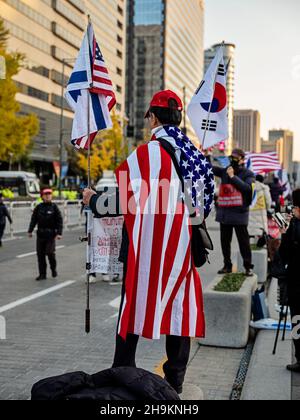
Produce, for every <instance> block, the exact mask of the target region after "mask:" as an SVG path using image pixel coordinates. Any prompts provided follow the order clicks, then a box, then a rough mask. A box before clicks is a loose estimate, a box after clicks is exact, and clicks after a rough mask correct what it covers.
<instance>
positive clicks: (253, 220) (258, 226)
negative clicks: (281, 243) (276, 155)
mask: <svg viewBox="0 0 300 420" xmlns="http://www.w3.org/2000/svg"><path fill="white" fill-rule="evenodd" d="M271 208H272V198H271V193H270V187H269V186H268V185H266V184H265V179H264V177H263V176H262V175H257V176H256V182H255V199H254V202H253V204H252V206H251V209H250V219H249V228H248V231H249V235H250V236H255V237H257V236H262V235H263V233H264V232H265V233H266V234H268V211H270V210H271Z"/></svg>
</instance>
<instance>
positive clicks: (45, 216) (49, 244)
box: [28, 189, 63, 281]
mask: <svg viewBox="0 0 300 420" xmlns="http://www.w3.org/2000/svg"><path fill="white" fill-rule="evenodd" d="M41 196H42V199H43V203H41V204H39V205H38V206H37V207H36V208H35V209H34V212H33V214H32V218H31V222H30V226H29V229H28V235H29V237H30V238H32V232H33V230H34V228H35V226H36V225H37V226H38V231H37V244H36V247H37V256H38V265H39V276H38V277H37V278H36V280H37V281H39V280H46V278H47V263H46V256H48V259H49V264H50V268H51V271H52V277H53V278H56V277H57V271H56V266H57V264H56V256H55V240H56V239H58V240H60V239H61V238H62V231H63V219H62V215H61V212H60V210H59V208H58V207H57V205H56V204H55V203H52V190H51V189H45V190H43V191H42V193H41Z"/></svg>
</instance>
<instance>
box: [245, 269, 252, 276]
mask: <svg viewBox="0 0 300 420" xmlns="http://www.w3.org/2000/svg"><path fill="white" fill-rule="evenodd" d="M245 274H246V276H247V277H253V276H254V273H253V270H252V269H251V268H248V270H246V271H245Z"/></svg>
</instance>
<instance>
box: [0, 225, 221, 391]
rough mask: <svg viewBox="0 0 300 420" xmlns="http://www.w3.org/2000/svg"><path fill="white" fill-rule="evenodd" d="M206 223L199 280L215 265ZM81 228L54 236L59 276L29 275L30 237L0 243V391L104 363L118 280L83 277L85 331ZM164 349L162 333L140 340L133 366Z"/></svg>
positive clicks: (110, 348)
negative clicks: (206, 256) (205, 256)
mask: <svg viewBox="0 0 300 420" xmlns="http://www.w3.org/2000/svg"><path fill="white" fill-rule="evenodd" d="M211 228H212V229H211V234H212V237H213V241H214V243H215V245H216V247H215V251H214V252H212V253H211V256H210V259H211V264H210V265H209V264H207V265H206V266H205V267H204V268H203V269H201V278H202V282H203V285H204V286H205V285H206V284H208V283H209V282H210V281H212V280H213V278H214V276H215V274H216V271H217V269H218V268H220V267H221V266H222V257H221V252H220V246H219V232H218V228H217V226H216V225H214V224H212V226H211ZM81 234H82V230H76V231H71V232H65V234H64V238H63V240H62V241H61V242H60V243H58V246H59V247H60V248H59V249H58V250H57V257H58V271H59V278H58V279H55V280H53V279H51V278H49V279H48V280H46V281H44V282H36V281H35V280H34V278H35V277H36V274H37V269H36V255H35V241H34V240H29V239H28V238H26V237H19V238H18V239H14V240H8V241H5V242H4V247H3V248H2V249H0V287H1V293H0V324H1V322H4V321H5V323H6V329H5V331H6V339H0V399H28V398H29V397H30V389H31V386H32V385H33V384H34V383H35V382H36V381H38V380H40V379H42V378H44V377H48V376H54V375H59V374H62V373H64V372H66V371H76V370H83V371H86V372H87V373H95V372H97V371H100V370H103V369H107V368H108V367H110V366H111V363H112V359H113V353H114V341H115V332H116V322H117V316H118V307H119V302H120V292H121V286H120V284H109V283H105V282H102V281H100V280H99V281H98V282H97V283H96V284H93V285H91V311H92V312H91V333H90V334H89V335H87V334H86V333H85V331H84V313H85V304H86V285H85V274H84V266H85V245H84V244H80V243H79V241H78V237H79V236H80V235H81ZM0 334H1V329H0ZM195 348H196V349H197V345H196V346H195ZM191 356H192V357H193V354H192V355H191ZM164 357H165V351H164V338H162V339H161V340H160V341H151V340H145V339H141V340H140V343H139V346H138V353H137V363H138V366H139V367H142V368H144V369H148V370H151V371H157V372H161V366H162V362H163V360H164Z"/></svg>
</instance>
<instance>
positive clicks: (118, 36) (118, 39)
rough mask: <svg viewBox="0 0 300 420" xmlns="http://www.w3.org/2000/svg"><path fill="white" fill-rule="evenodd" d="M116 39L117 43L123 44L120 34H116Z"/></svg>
mask: <svg viewBox="0 0 300 420" xmlns="http://www.w3.org/2000/svg"><path fill="white" fill-rule="evenodd" d="M117 41H118V42H119V44H123V38H122V37H121V36H120V35H117Z"/></svg>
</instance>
